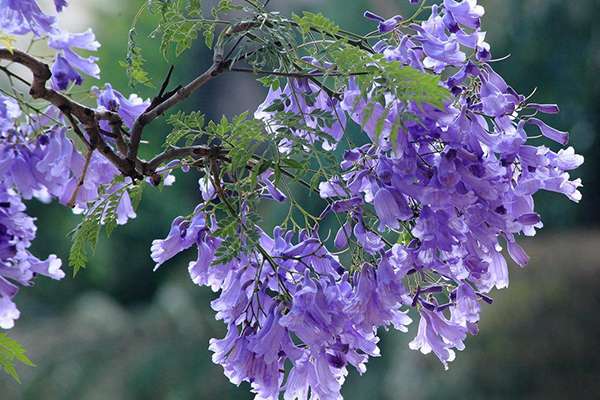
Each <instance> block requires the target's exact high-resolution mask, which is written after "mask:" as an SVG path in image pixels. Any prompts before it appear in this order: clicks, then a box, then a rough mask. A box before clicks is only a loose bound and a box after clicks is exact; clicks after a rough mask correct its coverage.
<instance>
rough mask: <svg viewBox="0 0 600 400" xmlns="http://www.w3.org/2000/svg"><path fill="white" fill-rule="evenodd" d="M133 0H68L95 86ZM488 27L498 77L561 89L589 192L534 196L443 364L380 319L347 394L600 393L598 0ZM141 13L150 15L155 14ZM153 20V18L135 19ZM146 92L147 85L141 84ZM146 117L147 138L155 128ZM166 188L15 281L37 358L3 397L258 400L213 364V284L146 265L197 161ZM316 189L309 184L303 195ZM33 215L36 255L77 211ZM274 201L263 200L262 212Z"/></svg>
mask: <svg viewBox="0 0 600 400" xmlns="http://www.w3.org/2000/svg"><path fill="white" fill-rule="evenodd" d="M142 2H143V1H142V0H136V1H117V0H86V1H82V0H80V1H75V0H72V1H71V3H73V5H72V7H71V8H70V9H69V11H68V13H67V14H66V15H64V16H63V17H62V19H63V21H64V23H65V24H66V25H68V26H71V27H72V28H73V29H84V28H86V27H87V26H88V25H89V26H92V27H94V30H95V32H96V35H97V36H98V39H99V40H100V42H101V43H102V45H103V47H102V48H101V50H100V55H101V62H100V63H101V68H102V71H103V73H102V80H101V81H99V82H93V84H96V85H99V86H100V85H102V84H103V83H104V82H105V81H110V82H112V83H113V86H115V87H116V88H118V89H120V90H121V91H123V92H126V93H129V90H130V89H128V88H127V78H126V76H125V74H124V71H123V69H122V68H120V67H119V66H118V63H117V60H121V59H123V58H124V56H125V51H126V40H127V31H128V29H129V24H130V22H131V20H132V18H133V16H134V14H135V12H136V11H137V8H138V7H139V5H140V4H142ZM407 3H408V1H406V0H395V1H392V0H371V1H364V0H359V1H348V0H327V1H326V0H305V1H301V0H295V1H289V0H288V1H286V0H279V1H277V0H273V1H272V2H271V5H272V8H274V9H275V8H279V9H280V10H281V11H282V12H284V13H290V12H292V11H294V10H302V9H306V10H313V11H314V10H317V11H321V12H323V13H324V14H326V15H328V16H330V17H331V18H332V19H334V20H335V21H337V22H338V23H339V24H340V25H342V26H343V27H345V28H348V29H353V30H356V31H359V32H367V31H369V30H370V29H372V26H371V25H369V24H368V23H367V22H366V21H365V20H364V19H363V18H361V15H362V12H363V11H364V10H365V9H370V10H372V11H374V12H377V13H379V14H382V15H386V16H392V15H394V14H398V13H400V14H403V13H404V15H406V14H408V12H409V11H408V9H409V8H410V7H409V6H408V4H407ZM480 3H482V4H483V5H484V6H486V9H487V15H486V17H485V19H484V28H485V30H487V31H488V41H489V42H490V43H491V44H492V48H493V55H494V56H495V57H496V58H498V57H502V56H505V55H507V54H511V58H510V60H508V61H505V62H501V63H498V64H496V68H497V69H498V70H499V71H500V72H501V73H502V74H503V76H504V77H505V78H506V79H507V81H508V82H509V83H510V84H511V85H513V86H514V87H515V88H516V89H517V90H518V91H519V92H521V93H529V92H531V91H532V90H533V89H534V88H536V87H537V88H538V91H537V96H536V98H535V99H536V101H537V102H540V103H543V102H558V103H559V104H560V106H561V108H562V113H561V114H560V115H558V116H556V117H552V118H549V120H550V122H551V123H552V124H553V125H554V126H556V127H557V128H559V129H563V130H569V131H570V132H571V134H572V142H573V145H574V146H575V148H576V149H577V150H578V152H580V153H583V154H584V155H585V156H586V164H585V165H584V166H583V167H582V168H581V169H580V170H578V171H576V172H577V177H581V178H582V179H583V181H584V185H585V187H584V188H583V194H584V200H583V201H582V203H581V204H579V205H577V206H576V205H573V204H570V202H569V201H568V200H566V199H565V198H562V197H559V196H558V195H546V194H544V195H541V196H539V197H537V202H538V207H539V210H540V211H541V213H542V215H543V218H544V222H545V224H546V228H545V229H544V231H543V232H542V233H541V234H540V235H539V237H537V238H536V240H534V241H525V246H526V247H527V249H528V251H529V252H530V255H531V256H532V263H531V264H530V266H528V267H527V270H526V271H521V270H518V269H517V268H515V267H512V271H511V272H512V281H511V287H510V288H509V289H508V290H505V291H502V292H499V293H496V294H495V296H494V297H495V300H496V302H495V304H494V305H493V306H487V307H485V310H484V311H485V312H484V314H483V319H482V322H481V331H480V334H479V336H476V337H471V338H469V339H468V342H467V350H466V351H465V352H463V353H460V354H458V357H457V360H456V361H455V362H454V363H453V364H452V365H451V368H450V370H449V371H448V372H444V370H443V368H442V366H441V365H440V364H439V362H438V361H437V360H435V359H434V357H433V356H422V355H421V354H419V353H415V352H412V351H410V350H408V346H407V345H408V342H409V341H410V340H411V339H412V337H413V336H414V334H415V332H414V331H415V330H416V326H413V328H412V330H411V332H410V334H408V335H404V334H400V333H397V332H388V333H384V334H382V338H383V339H382V343H381V347H382V353H383V357H381V358H378V359H372V360H371V361H370V362H369V366H368V368H369V370H368V372H367V374H366V375H365V376H363V377H358V376H356V374H355V373H351V374H350V376H349V378H348V382H347V383H346V385H345V386H344V392H343V393H344V396H345V398H346V399H390V400H391V399H411V400H425V399H549V400H553V399H561V400H562V399H565V398H578V399H598V398H600V379H599V377H600V355H599V351H600V316H599V314H598V310H599V309H600V295H599V293H600V292H599V290H598V288H599V287H600V229H598V228H599V227H600V207H599V206H598V204H600V182H599V180H600V174H599V173H598V172H600V171H599V170H600V161H598V157H596V155H598V154H600V152H599V147H600V140H598V138H597V137H596V136H597V135H596V133H597V132H599V131H600V129H599V128H600V120H599V119H600V80H599V79H598V78H599V75H600V24H598V23H597V20H598V19H599V17H600V1H599V0H577V1H571V2H566V1H564V0H487V1H483V0H482V1H480ZM148 22H150V21H148ZM144 29H145V31H146V32H149V30H150V29H151V28H150V26H145V27H144V26H143V27H142V30H144ZM139 41H140V43H141V44H143V47H144V49H145V56H146V58H147V59H148V69H149V70H150V71H151V72H152V74H151V75H153V76H157V77H162V76H164V74H165V73H166V71H167V69H168V65H169V64H168V63H167V62H165V61H164V60H163V59H162V57H161V56H160V55H159V54H158V51H157V46H156V44H154V43H152V41H151V40H150V39H147V38H143V37H141V36H140V37H139ZM209 61H210V54H209V53H208V51H207V50H206V49H204V48H203V47H202V46H200V45H199V46H198V47H197V48H195V49H193V50H192V51H190V52H188V53H187V54H186V56H185V57H183V58H182V59H181V60H180V61H177V69H176V79H175V81H176V82H181V83H183V82H185V81H187V80H189V79H190V78H192V77H193V76H194V75H195V74H197V73H198V72H199V71H201V70H202V69H203V68H204V67H205V66H206V65H207V64H208V63H209ZM136 90H137V91H138V93H139V94H140V95H142V96H143V97H151V96H152V95H153V91H152V90H149V89H147V88H136ZM262 96H263V89H262V88H261V87H259V85H257V84H256V83H255V82H253V81H252V80H251V79H250V78H249V77H248V76H245V75H233V74H232V75H227V76H223V77H221V78H219V79H218V80H216V81H214V82H212V83H211V84H210V85H208V86H206V87H205V88H204V89H203V90H202V91H201V92H199V93H198V94H196V95H195V97H193V98H192V99H191V100H190V101H189V102H188V103H186V105H185V109H188V110H192V109H197V110H202V111H203V112H205V113H206V114H207V115H209V116H210V117H212V118H219V117H220V115H221V114H226V115H231V114H234V113H239V112H242V111H244V110H248V109H249V110H253V109H254V108H255V107H256V105H257V104H258V103H259V102H261V101H262ZM165 129H166V128H165V127H164V126H161V125H160V124H156V125H155V126H153V129H152V130H151V132H150V133H149V134H148V136H147V138H148V139H149V140H151V141H156V140H155V139H154V138H162V137H164V135H165V133H166V131H165ZM177 179H178V184H176V185H175V186H174V187H172V188H168V189H166V190H164V191H163V192H159V191H157V190H153V189H149V190H147V191H146V193H145V196H144V200H143V202H142V205H141V209H140V210H139V213H138V215H139V218H138V219H136V220H135V221H133V222H132V223H130V224H129V225H127V226H126V227H124V228H120V229H118V230H117V231H116V232H115V233H114V234H113V237H112V238H111V240H110V241H108V240H106V239H105V238H103V239H101V241H100V243H99V246H98V249H97V252H96V255H95V256H94V258H93V260H92V262H91V264H90V265H89V267H88V269H87V270H85V271H82V272H81V273H80V274H79V275H78V276H77V277H76V278H72V277H70V276H69V277H67V278H66V279H65V280H64V281H63V282H60V283H58V282H54V281H48V280H39V281H38V283H37V285H36V286H35V287H33V288H30V289H26V290H23V291H22V292H21V293H20V294H19V296H18V298H17V302H18V304H19V307H20V309H21V311H22V317H21V319H20V320H19V321H18V324H17V328H15V329H14V330H13V331H12V332H11V334H12V336H14V337H15V338H16V339H18V340H20V341H22V342H23V343H24V344H25V345H26V347H27V348H28V350H29V355H30V356H31V358H32V359H33V360H34V361H35V362H36V364H37V367H36V368H33V369H31V368H20V370H19V372H20V373H21V376H22V380H23V384H22V385H17V384H15V383H14V382H12V381H11V380H10V379H8V378H6V377H5V376H4V375H0V399H3V400H4V399H32V400H38V399H61V400H69V399H85V400H87V399H178V400H179V399H251V398H252V396H251V395H250V394H249V388H248V386H246V385H242V386H241V387H240V388H237V387H235V386H233V385H231V384H229V383H228V381H227V380H226V378H225V377H224V376H223V374H222V369H221V367H220V366H216V365H213V364H212V363H211V361H210V353H209V351H208V349H207V347H208V339H209V338H211V337H220V336H222V334H223V331H224V329H223V326H222V324H221V322H217V321H214V318H213V312H212V311H211V310H210V307H209V301H210V300H211V299H212V298H214V294H213V293H211V292H210V291H209V290H208V289H205V288H198V287H195V286H194V285H193V284H192V282H191V281H190V280H189V279H188V275H187V262H188V261H189V260H190V259H193V258H195V254H194V253H193V251H192V252H190V253H186V254H184V255H182V256H180V257H178V258H176V259H175V260H174V261H172V262H170V263H169V264H167V265H165V266H163V267H162V268H161V269H160V270H159V271H157V272H152V267H153V264H152V261H151V260H150V257H149V254H150V251H149V248H150V243H151V241H152V239H155V238H161V237H164V236H165V235H166V233H167V232H168V229H169V225H170V222H171V220H172V219H173V218H174V217H175V216H177V215H184V214H187V213H188V212H189V211H190V210H192V209H193V207H194V206H195V204H196V203H197V202H198V201H199V193H198V191H197V188H196V183H195V180H196V178H195V177H194V176H193V175H191V174H190V175H189V176H185V175H178V176H177ZM314 200H315V199H311V198H307V199H306V201H307V202H310V201H314ZM29 207H30V210H31V212H32V213H33V215H36V216H37V217H38V225H39V230H40V234H39V238H38V240H37V242H36V243H35V244H34V249H35V252H36V254H38V255H40V256H42V255H45V254H48V253H56V254H58V255H59V256H61V257H62V258H63V259H66V256H67V254H68V246H69V241H68V240H67V239H66V238H65V236H66V235H67V233H68V232H69V231H70V230H71V229H72V228H73V227H74V226H75V224H76V223H77V217H75V216H72V215H70V214H69V212H68V211H66V210H65V209H64V208H62V207H59V206H55V205H42V204H39V203H35V202H32V203H30V205H29ZM267 211H268V210H267V209H265V210H261V212H262V213H263V214H264V215H267V214H266V212H267Z"/></svg>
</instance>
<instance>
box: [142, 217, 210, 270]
mask: <svg viewBox="0 0 600 400" xmlns="http://www.w3.org/2000/svg"><path fill="white" fill-rule="evenodd" d="M205 229H206V218H205V216H204V214H203V213H201V212H198V213H196V214H195V215H194V217H192V219H191V220H186V219H184V218H183V217H177V218H175V219H174V220H173V223H172V224H171V230H170V231H169V234H168V235H167V237H166V238H165V239H163V240H154V241H153V242H152V248H151V251H152V255H151V257H152V260H154V262H156V266H155V267H154V270H156V269H158V267H160V266H161V265H162V264H163V263H165V262H166V261H168V260H170V259H171V258H173V257H174V256H176V255H177V254H179V253H181V252H182V251H183V250H186V249H189V248H190V247H191V246H192V245H193V244H194V243H196V239H197V235H198V233H199V232H200V231H202V230H205Z"/></svg>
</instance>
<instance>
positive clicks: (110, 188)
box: [0, 0, 583, 399]
mask: <svg viewBox="0 0 600 400" xmlns="http://www.w3.org/2000/svg"><path fill="white" fill-rule="evenodd" d="M410 2H411V3H418V4H414V6H413V11H414V14H412V15H410V16H400V15H396V16H394V17H392V18H389V19H387V18H384V17H380V16H379V15H376V14H374V13H372V12H369V11H367V12H365V14H364V17H365V18H367V19H369V20H371V21H372V23H373V27H374V30H373V31H372V32H370V33H368V34H365V35H359V34H355V33H352V32H348V31H346V30H344V29H342V28H340V27H339V26H338V25H336V24H335V23H334V22H332V21H330V20H329V19H327V18H326V17H324V16H323V15H321V14H316V13H308V12H306V13H303V14H301V15H292V16H283V15H282V14H280V13H278V12H274V11H272V10H271V9H270V8H269V4H268V3H269V1H268V0H267V1H259V0H245V1H241V0H240V1H238V2H234V1H232V0H221V1H220V2H219V3H218V4H217V5H216V6H215V7H214V8H213V9H212V11H210V13H204V12H203V8H202V4H201V1H200V0H148V1H146V2H144V3H143V5H142V8H141V9H140V11H139V13H138V14H137V16H136V20H135V21H134V22H133V25H132V28H131V30H130V35H129V38H128V40H129V43H128V46H127V57H126V61H124V63H123V64H124V67H125V69H126V70H127V73H128V75H129V78H130V81H131V83H132V86H135V85H150V86H154V87H155V88H156V89H155V90H156V92H155V93H156V95H155V97H154V98H152V99H150V100H143V99H141V98H140V97H138V96H136V95H135V94H131V95H125V94H123V93H122V92H124V91H125V90H127V88H121V91H118V90H117V89H116V88H114V87H113V86H111V84H110V83H105V84H104V85H99V87H94V88H93V89H92V94H93V96H94V97H95V99H96V101H95V103H94V104H91V102H88V103H87V104H86V103H85V102H82V101H81V100H78V98H77V96H76V94H75V93H74V92H73V89H74V88H76V86H77V85H81V84H82V81H83V78H84V77H92V78H96V79H99V78H100V70H99V68H98V66H97V64H96V62H97V60H98V59H97V58H96V57H93V56H88V57H84V56H82V55H81V54H80V52H81V50H86V51H96V50H97V49H98V48H99V46H100V44H99V43H98V42H97V41H96V38H95V36H94V34H93V33H92V30H87V31H85V32H82V33H70V32H67V31H65V30H63V29H62V28H61V27H60V26H59V25H58V23H57V19H56V16H55V15H54V14H55V13H54V12H52V13H50V14H49V13H45V12H43V11H42V10H41V9H40V7H39V6H38V4H37V3H36V1H35V0H0V44H1V46H0V60H2V63H1V64H0V71H1V72H2V73H3V74H4V75H5V78H6V83H7V85H5V87H6V89H3V90H2V93H1V94H0V140H1V141H0V174H1V175H0V176H1V178H0V327H1V328H4V329H10V328H12V327H13V325H14V322H15V320H16V319H18V318H19V311H18V309H17V307H16V305H15V298H16V295H17V292H18V290H19V289H20V287H23V286H29V285H31V284H32V282H33V281H34V280H35V279H37V276H38V275H44V276H46V277H50V278H53V279H62V278H63V277H64V276H65V273H64V272H63V270H62V269H61V268H62V263H61V261H60V259H59V258H57V256H55V255H50V256H49V257H48V258H46V259H39V258H38V257H37V256H35V255H33V254H32V253H31V252H30V251H29V247H30V245H31V242H32V241H33V240H34V238H35V232H36V227H35V224H34V218H32V217H31V216H29V215H28V214H27V213H26V206H25V203H24V201H28V200H30V199H33V198H36V199H39V200H41V201H46V202H47V201H57V202H60V203H61V204H63V205H64V206H66V207H68V208H71V209H72V210H73V211H74V212H76V213H79V214H81V216H82V220H81V223H80V224H79V225H78V226H77V227H76V228H75V229H74V231H73V234H72V241H73V242H72V248H71V252H70V254H69V260H68V261H69V264H70V266H71V267H72V269H73V271H74V272H77V271H78V270H80V269H81V268H82V267H84V266H85V264H86V262H87V261H88V258H89V257H90V255H91V251H92V249H93V247H94V245H95V243H96V240H97V239H98V236H99V235H100V234H101V232H102V231H104V232H106V234H108V235H110V233H111V232H112V230H113V229H114V228H115V227H116V226H117V225H124V224H126V223H127V222H128V220H130V219H131V218H135V217H136V213H135V209H136V207H137V205H138V203H139V202H140V201H141V199H142V193H143V189H144V187H145V186H147V185H154V186H158V185H167V186H168V185H170V184H172V183H173V181H174V174H176V173H188V174H191V173H194V174H197V175H198V178H199V199H200V195H201V201H200V203H199V204H198V206H197V207H196V208H195V209H194V210H190V214H189V215H187V216H181V217H177V218H176V219H175V220H174V221H173V222H172V225H171V229H170V231H169V232H168V234H167V236H166V238H165V239H159V240H155V241H154V242H153V243H152V245H151V257H152V260H154V262H155V265H156V267H155V269H156V268H158V267H160V266H161V265H163V264H165V263H166V262H168V261H169V260H170V259H171V258H172V257H174V256H175V255H176V254H178V253H180V252H182V251H184V250H186V249H189V248H194V249H195V250H196V251H197V254H198V256H197V259H196V260H192V261H191V262H190V263H189V274H190V276H191V279H192V280H193V282H194V283H196V284H197V285H200V286H208V287H209V288H211V289H212V290H213V291H215V292H219V293H220V297H218V299H217V300H215V301H213V302H212V303H211V306H212V308H213V309H214V310H215V312H216V318H217V319H220V320H223V322H224V324H225V325H226V326H227V334H226V336H225V337H224V338H223V339H212V340H211V341H210V349H211V350H212V351H213V353H214V354H213V361H214V362H215V363H217V364H220V365H221V366H222V367H223V368H224V371H225V375H227V377H228V378H229V379H230V380H231V382H232V383H234V384H240V383H241V382H249V383H250V384H251V387H252V392H253V393H255V394H256V398H257V399H277V398H279V397H280V396H283V398H285V399H307V398H311V399H339V398H341V395H340V390H341V386H342V383H343V382H344V378H345V376H346V375H347V373H348V368H350V367H352V368H355V369H356V370H357V371H358V372H359V373H364V372H365V371H366V363H367V361H368V359H369V357H376V356H379V355H380V354H379V349H378V347H377V342H378V340H379V339H378V336H377V334H378V331H379V329H380V328H384V329H388V328H390V327H392V328H394V329H396V330H399V331H401V332H407V331H408V326H409V325H410V324H411V317H412V318H416V319H418V329H415V330H416V336H415V338H414V339H413V340H412V341H411V342H410V345H409V346H410V348H411V349H414V350H420V351H421V352H422V353H425V354H427V353H430V352H433V353H434V354H435V355H436V356H437V357H438V358H439V360H440V361H441V362H442V364H443V365H444V366H445V367H447V364H448V363H449V362H451V361H452V360H453V359H454V358H455V350H463V349H464V347H465V346H464V341H465V340H466V337H467V335H469V334H471V335H474V334H477V332H478V327H477V323H478V321H479V314H480V308H481V304H482V302H485V303H492V298H491V297H490V292H491V291H492V290H493V289H494V288H496V289H502V288H506V287H507V286H508V263H507V260H506V258H505V255H508V256H510V259H512V260H513V261H514V263H516V264H517V265H518V266H520V267H524V266H525V265H526V264H527V262H528V256H527V255H526V253H525V252H524V251H523V249H522V248H521V247H520V245H519V244H518V242H517V238H518V237H519V236H521V235H525V236H533V235H535V233H536V230H537V229H540V228H541V227H542V221H541V219H540V216H539V215H538V214H537V213H536V212H535V207H534V200H533V195H534V194H535V193H536V192H538V191H540V190H547V191H553V192H558V193H561V194H563V195H565V196H566V197H567V198H569V199H570V200H572V201H575V202H577V201H579V200H580V199H581V194H580V192H579V191H578V188H579V187H580V186H581V182H580V180H578V179H576V180H571V178H570V176H569V172H568V171H571V170H574V169H576V168H577V167H579V166H580V165H581V164H582V163H583V157H581V156H579V155H577V154H576V153H575V151H574V149H573V148H572V147H564V146H567V143H568V134H567V133H566V132H562V131H559V130H557V129H555V128H552V127H550V126H548V125H547V124H546V123H544V122H543V120H542V119H539V118H538V116H539V115H540V114H554V113H557V112H558V111H559V109H558V106H557V105H554V104H539V103H535V102H534V98H533V96H534V94H533V93H532V94H531V95H529V96H524V95H521V94H519V93H518V92H516V91H515V90H514V89H513V88H512V87H510V86H509V85H508V84H507V83H506V82H505V81H504V79H503V78H502V77H501V76H500V75H499V74H498V73H497V72H495V70H494V68H493V65H494V62H498V61H503V59H493V58H492V54H491V51H490V46H489V44H488V43H486V42H485V32H484V31H482V30H481V17H482V16H483V15H484V9H483V7H482V6H480V5H478V4H477V1H476V0H462V1H455V0H443V2H442V1H441V0H438V3H441V4H431V3H435V1H433V2H432V1H427V0H423V1H416V0H411V1H410ZM54 3H55V11H56V12H57V13H60V12H61V11H62V9H63V8H64V7H66V6H67V4H66V1H65V0H54ZM149 15H151V16H153V17H152V20H158V21H159V23H158V25H157V26H156V29H155V30H154V32H153V33H152V35H150V37H149V38H147V40H149V41H150V42H151V43H156V47H157V49H160V51H162V52H163V53H164V54H165V55H167V54H170V53H171V52H174V53H175V54H176V55H177V56H181V55H182V54H184V52H185V51H186V50H187V49H189V48H190V47H191V46H192V45H194V44H195V42H196V41H197V40H203V41H204V42H205V44H206V46H208V47H210V48H212V49H213V54H214V56H213V60H212V65H211V66H210V67H209V68H208V69H207V70H206V71H203V72H202V71H199V72H198V74H197V77H196V78H195V79H193V80H192V81H191V82H189V83H187V84H185V85H181V86H176V85H175V84H172V83H171V82H170V81H171V79H170V78H171V72H172V70H173V67H171V70H170V72H169V74H168V75H167V76H166V77H153V76H150V74H149V73H148V72H147V71H146V70H145V69H144V57H143V55H142V51H141V48H140V46H139V42H138V41H139V40H143V37H142V36H141V35H139V34H136V23H138V22H139V20H140V19H141V18H144V17H147V16H149ZM130 22H131V21H123V23H127V24H129V23H130ZM17 39H18V43H19V44H21V43H27V41H29V43H36V44H37V43H38V42H43V43H45V44H46V45H47V47H48V48H49V49H50V50H51V52H49V53H47V54H48V55H47V56H46V57H41V58H40V57H34V56H33V55H32V52H31V51H30V49H31V46H27V45H25V46H21V45H20V46H17V45H16V43H17ZM124 51H125V49H124ZM23 67H24V68H23ZM174 68H176V66H175V67H174ZM234 73H247V74H253V75H255V76H256V77H257V80H258V81H259V82H260V83H261V84H263V85H265V86H267V87H268V88H269V93H268V95H267V98H266V99H265V100H264V102H262V104H260V105H258V106H257V109H256V111H255V112H254V113H243V114H241V115H239V116H236V117H234V118H231V119H227V118H222V119H221V120H218V121H209V120H207V119H206V118H205V117H204V115H203V114H202V112H201V111H197V112H192V113H184V112H181V111H179V112H177V111H176V109H177V106H178V105H180V103H182V102H184V101H185V100H186V98H188V97H190V96H192V95H196V94H197V95H200V96H201V95H202V87H203V86H204V85H205V84H206V83H207V82H209V81H211V80H213V79H227V76H228V75H231V74H234ZM24 86H26V87H27V88H28V91H29V92H28V93H24V92H23V90H22V88H23V87H24ZM257 103H259V102H257ZM159 118H165V119H166V121H167V122H168V123H169V124H170V125H171V126H172V130H171V132H170V133H168V134H167V135H162V136H161V135H160V132H154V134H152V135H147V131H148V130H149V129H151V127H152V123H153V122H154V121H156V120H157V119H159ZM357 128H358V129H359V130H360V132H361V135H359V136H357V135H350V134H348V131H349V130H350V129H354V130H356V129H357ZM158 140H160V141H161V142H162V143H163V149H162V151H161V152H159V153H158V154H154V156H153V157H147V158H142V157H141V156H140V149H141V148H142V147H143V146H144V145H146V144H147V143H148V141H151V142H153V143H154V142H156V141H158ZM553 142H554V143H553ZM556 143H557V144H558V145H557V144H556ZM559 145H560V146H559ZM547 146H551V147H547ZM561 146H562V147H563V148H562V149H561ZM336 149H337V150H336ZM338 155H341V156H339V157H338ZM301 191H307V192H314V193H317V194H318V195H320V197H321V198H322V199H323V204H324V207H323V209H322V210H321V212H320V213H317V214H313V213H311V212H309V211H307V210H306V207H303V204H301V202H300V201H299V200H298V193H301ZM265 201H267V202H280V203H283V204H285V205H286V206H287V207H288V209H289V211H288V212H287V215H286V216H285V218H284V219H283V220H281V221H279V223H278V225H277V227H276V228H275V229H274V231H273V232H265V230H263V229H262V228H261V225H262V219H261V215H259V213H258V212H257V210H258V205H259V203H261V202H265ZM325 225H326V226H328V227H330V226H332V225H334V226H337V228H336V229H337V233H336V230H335V229H334V230H333V231H332V234H331V235H330V234H329V233H330V232H329V229H325V228H324V226H325ZM338 228H339V229H338ZM504 250H506V253H504ZM149 273H151V272H150V271H149ZM409 312H410V315H411V317H409ZM17 360H19V361H22V362H25V363H30V362H29V360H28V358H27V357H26V356H25V351H24V349H23V348H22V347H21V346H20V345H19V344H18V343H16V342H15V341H14V340H13V339H10V338H8V337H7V336H5V335H2V336H0V363H1V364H2V366H3V367H4V369H5V370H6V371H7V372H8V373H10V374H12V375H14V376H16V373H15V369H14V362H15V361H17Z"/></svg>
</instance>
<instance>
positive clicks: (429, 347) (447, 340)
mask: <svg viewBox="0 0 600 400" xmlns="http://www.w3.org/2000/svg"><path fill="white" fill-rule="evenodd" d="M420 314H421V320H420V322H419V331H418V333H417V337H415V339H414V340H413V341H412V342H410V343H409V347H410V348H411V349H412V350H420V351H421V353H423V354H429V353H431V352H432V351H433V353H434V354H435V355H436V356H437V357H438V358H439V359H440V361H441V362H442V364H444V367H445V368H446V369H448V363H449V362H452V361H454V359H455V358H456V353H455V352H454V350H453V349H454V348H456V349H458V350H463V349H464V344H463V340H464V338H465V336H466V328H464V327H462V326H461V325H459V324H456V323H454V322H452V321H449V320H447V319H446V318H445V317H444V316H443V315H441V313H439V312H434V311H429V310H427V309H425V308H423V309H421V312H420Z"/></svg>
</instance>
